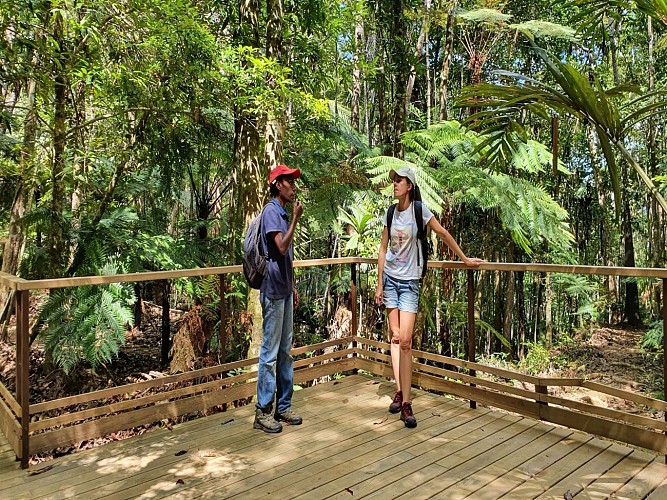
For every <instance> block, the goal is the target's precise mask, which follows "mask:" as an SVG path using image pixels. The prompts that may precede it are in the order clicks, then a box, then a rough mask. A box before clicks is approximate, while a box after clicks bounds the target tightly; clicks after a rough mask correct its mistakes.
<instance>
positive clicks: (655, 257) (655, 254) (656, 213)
mask: <svg viewBox="0 0 667 500" xmlns="http://www.w3.org/2000/svg"><path fill="white" fill-rule="evenodd" d="M647 32H648V90H649V92H653V91H654V90H655V58H654V34H653V19H652V18H651V17H650V16H649V17H648V25H647ZM656 135H657V134H656V123H655V119H654V118H653V117H651V118H649V120H648V145H647V147H648V157H649V168H648V174H649V176H651V177H654V176H655V175H657V174H658V158H657V149H658V148H657V140H656ZM648 206H649V214H648V219H649V227H650V231H651V238H649V260H650V263H651V267H664V264H665V245H666V243H667V242H666V241H665V227H664V213H663V211H662V210H661V209H660V207H659V205H658V201H657V200H656V199H655V197H654V196H650V195H649V196H648ZM653 293H654V297H653V299H654V300H653V304H654V307H653V315H654V316H659V314H660V304H661V303H662V295H665V291H664V290H662V291H661V287H660V286H655V287H654V288H653Z"/></svg>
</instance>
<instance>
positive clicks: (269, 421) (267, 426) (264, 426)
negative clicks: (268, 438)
mask: <svg viewBox="0 0 667 500" xmlns="http://www.w3.org/2000/svg"><path fill="white" fill-rule="evenodd" d="M252 428H253V429H261V430H263V431H264V432H270V433H276V432H280V431H282V430H283V426H282V425H280V422H276V419H275V418H273V415H271V413H264V412H263V411H262V410H260V409H259V408H257V410H255V421H254V422H253V424H252Z"/></svg>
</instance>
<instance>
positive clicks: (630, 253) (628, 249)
mask: <svg viewBox="0 0 667 500" xmlns="http://www.w3.org/2000/svg"><path fill="white" fill-rule="evenodd" d="M628 169H629V167H628V166H627V165H625V164H624V166H623V172H622V179H623V180H622V183H623V186H627V185H628V177H629V176H628ZM623 194H624V196H623V248H624V250H625V253H624V257H623V266H624V267H635V245H634V240H633V230H632V214H631V212H630V196H629V193H628V192H627V190H626V192H625V193H623ZM623 311H624V313H623V316H624V319H625V321H627V322H628V323H629V324H631V325H633V326H639V325H642V320H641V317H640V315H639V289H638V287H637V282H636V281H634V280H628V281H626V282H625V305H624V308H623Z"/></svg>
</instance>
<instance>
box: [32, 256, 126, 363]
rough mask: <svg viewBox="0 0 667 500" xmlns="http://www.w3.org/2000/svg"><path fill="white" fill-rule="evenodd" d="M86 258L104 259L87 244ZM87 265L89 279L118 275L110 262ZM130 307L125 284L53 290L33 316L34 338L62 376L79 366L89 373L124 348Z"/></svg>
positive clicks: (110, 359)
mask: <svg viewBox="0 0 667 500" xmlns="http://www.w3.org/2000/svg"><path fill="white" fill-rule="evenodd" d="M87 257H88V258H89V259H91V258H92V259H95V258H104V257H103V256H102V254H101V253H100V250H99V246H97V245H92V247H91V248H90V251H89V252H88V254H87ZM92 264H93V263H92V262H91V261H88V262H87V265H86V266H85V267H84V268H85V269H86V270H89V271H91V272H90V274H99V275H102V276H104V275H113V274H118V273H119V272H122V269H119V266H118V265H117V264H116V263H115V262H114V260H113V259H107V260H106V261H105V262H103V263H102V264H101V265H100V266H99V267H97V268H96V266H94V265H92ZM133 302H134V295H133V292H132V288H131V286H130V285H127V284H120V283H112V284H109V285H99V286H82V287H74V288H62V289H58V290H54V291H52V292H51V294H50V295H49V298H48V299H47V300H46V302H45V303H44V306H43V308H42V310H41V312H40V314H39V316H38V320H37V324H36V329H37V333H38V334H39V335H40V337H41V338H42V339H43V341H44V348H45V349H46V350H47V351H48V352H50V353H51V354H52V356H53V360H54V362H55V363H56V365H57V366H59V367H60V368H62V369H63V370H64V371H65V372H66V373H67V372H69V371H70V370H71V369H72V368H73V367H74V366H76V365H77V364H78V363H79V362H82V361H87V362H89V363H90V364H91V365H92V367H93V369H95V368H97V367H98V366H99V365H100V364H104V363H109V362H111V361H112V360H113V358H114V357H115V356H116V355H117V354H118V350H119V349H120V347H121V346H122V345H123V344H124V343H125V332H126V329H127V326H128V325H131V324H132V321H133V314H132V310H131V308H130V306H131V305H132V303H133Z"/></svg>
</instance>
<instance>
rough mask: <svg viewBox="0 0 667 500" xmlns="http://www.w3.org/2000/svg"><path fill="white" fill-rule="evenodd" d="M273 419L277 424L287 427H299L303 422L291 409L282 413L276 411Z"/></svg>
mask: <svg viewBox="0 0 667 500" xmlns="http://www.w3.org/2000/svg"><path fill="white" fill-rule="evenodd" d="M273 417H274V418H275V419H276V420H278V421H279V422H285V423H286V424H287V425H301V422H303V419H302V418H301V415H298V414H296V413H294V412H293V411H292V410H291V409H289V410H287V411H284V412H282V413H278V412H277V411H276V414H275V415H274V416H273ZM278 425H280V424H278Z"/></svg>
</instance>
